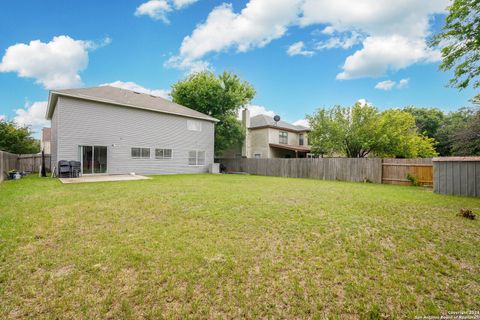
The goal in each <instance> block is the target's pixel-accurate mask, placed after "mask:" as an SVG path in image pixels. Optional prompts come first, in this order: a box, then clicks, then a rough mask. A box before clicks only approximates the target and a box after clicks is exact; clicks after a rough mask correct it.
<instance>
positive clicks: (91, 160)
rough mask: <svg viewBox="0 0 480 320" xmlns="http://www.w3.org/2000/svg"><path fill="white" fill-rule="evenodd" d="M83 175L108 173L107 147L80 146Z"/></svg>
mask: <svg viewBox="0 0 480 320" xmlns="http://www.w3.org/2000/svg"><path fill="white" fill-rule="evenodd" d="M80 161H81V162H82V174H95V173H106V172H107V147H103V146H80Z"/></svg>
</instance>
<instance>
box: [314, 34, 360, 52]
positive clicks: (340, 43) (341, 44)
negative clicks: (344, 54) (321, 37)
mask: <svg viewBox="0 0 480 320" xmlns="http://www.w3.org/2000/svg"><path fill="white" fill-rule="evenodd" d="M322 32H323V33H325V30H323V31H322ZM328 32H329V33H328V34H329V35H332V36H331V37H330V38H328V39H327V40H326V41H320V42H318V43H317V45H316V49H317V50H323V49H334V48H342V49H349V48H351V47H353V46H354V45H356V44H359V43H361V42H362V38H363V37H362V35H361V34H360V33H358V32H356V31H352V32H349V33H344V34H343V35H339V36H333V34H334V32H332V31H330V30H328Z"/></svg>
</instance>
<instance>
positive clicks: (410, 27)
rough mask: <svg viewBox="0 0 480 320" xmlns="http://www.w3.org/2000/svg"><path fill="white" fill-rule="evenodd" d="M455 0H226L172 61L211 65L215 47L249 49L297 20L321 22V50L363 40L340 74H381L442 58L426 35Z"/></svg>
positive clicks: (347, 76) (181, 64)
mask: <svg viewBox="0 0 480 320" xmlns="http://www.w3.org/2000/svg"><path fill="white" fill-rule="evenodd" d="M449 1H450V0H433V1H418V0H402V1H396V2H395V1H394V2H392V1H391V0H357V1H351V0H249V1H248V3H247V5H246V7H244V8H243V9H242V10H241V11H240V12H238V13H237V12H234V11H233V7H232V5H229V4H223V5H221V6H218V7H216V8H214V9H213V10H212V11H211V12H210V14H209V15H208V18H207V20H206V21H205V22H204V23H201V24H199V25H198V26H197V27H196V28H195V30H194V31H193V32H192V34H191V35H189V36H187V37H185V38H184V40H183V42H182V45H181V47H180V52H179V54H178V55H177V56H176V57H173V58H172V61H175V62H176V63H170V66H174V67H180V68H188V66H189V65H192V64H194V63H195V62H198V61H202V64H203V65H205V64H208V63H207V62H205V61H203V60H204V59H205V56H206V55H207V54H209V53H213V52H222V51H225V50H228V49H236V50H237V51H238V52H245V51H248V50H251V49H253V48H258V47H263V46H265V45H267V44H268V43H270V42H271V41H272V40H275V39H278V38H280V37H282V36H284V35H285V33H286V32H287V31H288V29H289V28H290V27H291V26H301V27H304V26H311V25H321V26H323V30H322V31H320V32H316V35H319V34H321V35H323V36H324V37H327V39H325V40H322V41H321V42H319V43H318V45H317V48H316V49H317V50H324V49H332V48H342V49H348V48H351V47H353V46H354V45H357V44H360V43H362V44H363V48H361V49H359V50H357V51H356V52H355V53H354V54H352V55H351V56H350V57H348V58H347V60H346V61H345V63H344V65H343V72H341V73H339V74H338V75H337V78H338V79H351V78H358V77H366V76H379V75H383V74H384V73H386V72H387V71H389V70H393V71H395V70H399V69H402V68H406V67H408V66H410V65H412V64H415V63H419V62H433V61H437V60H438V59H439V53H438V51H432V50H430V49H429V48H428V46H427V45H426V38H427V36H428V35H429V28H430V19H431V17H432V15H434V14H439V13H444V12H445V8H446V7H447V5H448V4H449ZM397 45H398V46H400V50H397V48H396V46H397ZM300 52H301V51H300ZM379 52H381V55H380V54H379ZM306 54H307V55H310V54H311V53H306Z"/></svg>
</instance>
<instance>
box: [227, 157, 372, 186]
mask: <svg viewBox="0 0 480 320" xmlns="http://www.w3.org/2000/svg"><path fill="white" fill-rule="evenodd" d="M220 162H221V163H222V164H223V165H225V166H226V167H227V170H228V171H233V172H247V173H251V174H258V175H263V176H278V177H291V178H311V179H321V180H343V181H353V182H366V181H370V182H374V183H382V176H381V174H382V159H379V158H317V159H222V160H221V161H220Z"/></svg>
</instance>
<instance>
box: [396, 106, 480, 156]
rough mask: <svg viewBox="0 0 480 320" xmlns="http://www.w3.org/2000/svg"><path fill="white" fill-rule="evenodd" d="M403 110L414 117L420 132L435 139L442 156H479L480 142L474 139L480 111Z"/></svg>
mask: <svg viewBox="0 0 480 320" xmlns="http://www.w3.org/2000/svg"><path fill="white" fill-rule="evenodd" d="M403 110H404V111H406V112H409V113H411V114H412V115H413V116H414V118H415V121H416V125H417V127H418V130H419V131H420V132H422V133H423V134H425V135H426V136H428V137H430V138H433V139H435V141H436V142H437V144H436V145H435V149H436V150H437V152H438V153H439V154H440V155H441V156H450V155H476V154H478V150H477V148H478V143H479V141H478V140H476V141H475V140H474V138H475V130H478V127H476V126H475V124H476V122H475V121H476V119H478V117H479V115H480V110H478V109H475V108H460V109H459V110H457V111H453V112H449V113H444V112H443V111H441V110H439V109H435V108H433V109H432V108H430V109H426V108H417V107H407V108H405V109H403ZM472 139H473V140H472ZM477 139H478V135H477ZM467 141H470V142H468V143H467ZM475 142H476V143H475ZM476 146H477V147H476Z"/></svg>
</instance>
